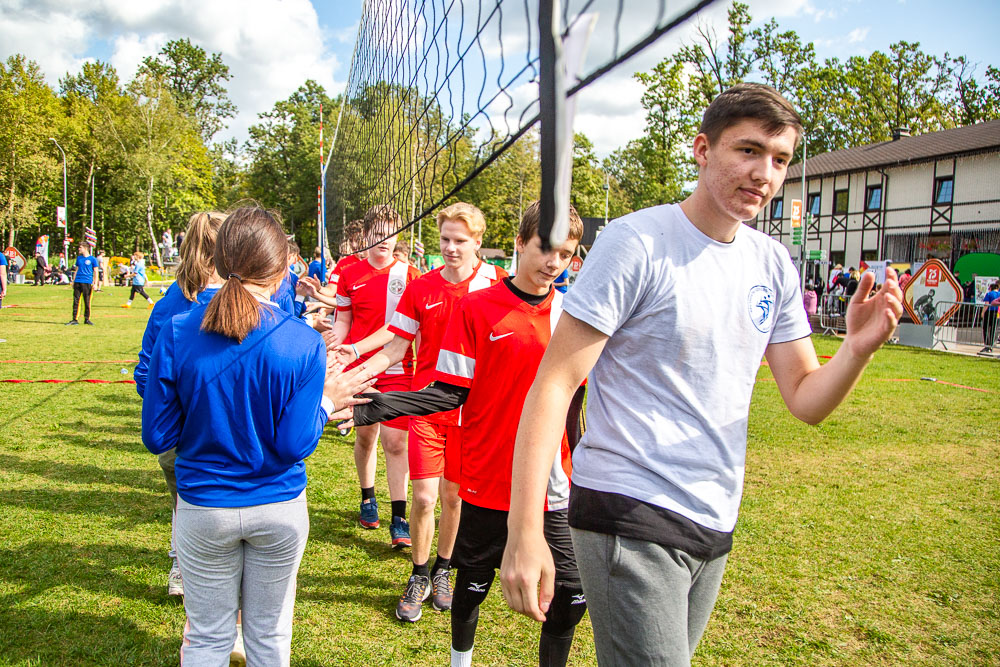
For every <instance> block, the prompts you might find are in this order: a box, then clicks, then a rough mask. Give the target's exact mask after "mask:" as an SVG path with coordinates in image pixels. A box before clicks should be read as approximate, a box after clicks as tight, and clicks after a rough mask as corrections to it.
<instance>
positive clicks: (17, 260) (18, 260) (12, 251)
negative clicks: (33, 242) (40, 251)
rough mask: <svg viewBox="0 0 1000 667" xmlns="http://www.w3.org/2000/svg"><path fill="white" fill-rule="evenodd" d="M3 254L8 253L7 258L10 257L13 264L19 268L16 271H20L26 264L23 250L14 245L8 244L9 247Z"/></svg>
mask: <svg viewBox="0 0 1000 667" xmlns="http://www.w3.org/2000/svg"><path fill="white" fill-rule="evenodd" d="M3 254H5V255H7V258H8V259H10V262H11V264H12V265H13V266H14V267H15V268H16V270H17V271H16V272H17V273H20V272H21V269H23V268H24V265H25V264H26V262H25V260H24V255H22V254H21V252H20V251H19V250H18V249H17V248H15V247H14V246H12V245H11V246H7V249H6V250H4V251H3Z"/></svg>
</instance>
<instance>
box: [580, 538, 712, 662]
mask: <svg viewBox="0 0 1000 667" xmlns="http://www.w3.org/2000/svg"><path fill="white" fill-rule="evenodd" d="M570 533H571V534H572V536H573V550H574V551H575V552H576V563H577V566H578V567H579V569H580V580H581V582H582V583H583V593H584V595H586V596H587V610H588V611H589V612H590V620H591V625H592V626H593V628H594V644H595V647H596V649H597V662H598V664H599V665H601V666H602V667H608V666H618V665H622V666H629V665H644V666H645V665H656V666H662V667H687V666H688V665H690V664H691V656H693V655H694V650H695V648H696V647H697V646H698V641H699V640H700V639H701V635H702V633H703V632H704V631H705V626H706V625H708V617H709V616H711V614H712V607H714V606H715V598H716V597H717V596H718V593H719V584H720V583H721V582H722V573H723V572H724V571H725V569H726V556H719V557H718V558H715V559H713V560H708V561H706V560H701V559H699V558H695V557H694V556H691V555H690V554H687V553H685V552H683V551H681V550H679V549H674V548H671V547H665V546H662V545H659V544H655V543H653V542H646V541H643V540H633V539H629V538H626V537H618V536H615V535H605V534H603V533H592V532H590V531H587V530H578V529H576V528H571V529H570Z"/></svg>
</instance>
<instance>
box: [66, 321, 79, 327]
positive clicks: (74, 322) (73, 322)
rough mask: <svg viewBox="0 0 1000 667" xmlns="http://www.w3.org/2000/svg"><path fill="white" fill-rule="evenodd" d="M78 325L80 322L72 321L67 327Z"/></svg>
mask: <svg viewBox="0 0 1000 667" xmlns="http://www.w3.org/2000/svg"><path fill="white" fill-rule="evenodd" d="M77 324H79V322H77V321H76V320H70V321H69V322H67V323H66V326H71V325H77Z"/></svg>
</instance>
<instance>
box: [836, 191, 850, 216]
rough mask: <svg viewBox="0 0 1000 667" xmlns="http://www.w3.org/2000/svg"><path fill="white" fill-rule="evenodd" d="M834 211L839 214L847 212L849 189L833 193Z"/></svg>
mask: <svg viewBox="0 0 1000 667" xmlns="http://www.w3.org/2000/svg"><path fill="white" fill-rule="evenodd" d="M833 212H834V213H836V214H837V215H844V214H845V213H847V190H837V191H836V192H834V193H833Z"/></svg>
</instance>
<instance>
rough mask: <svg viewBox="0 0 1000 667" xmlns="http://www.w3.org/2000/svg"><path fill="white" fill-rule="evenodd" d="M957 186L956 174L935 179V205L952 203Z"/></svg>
mask: <svg viewBox="0 0 1000 667" xmlns="http://www.w3.org/2000/svg"><path fill="white" fill-rule="evenodd" d="M954 188H955V177H954V176H942V177H940V178H937V179H935V180H934V205H935V206H939V205H941V204H950V203H951V202H952V194H953V193H954Z"/></svg>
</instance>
